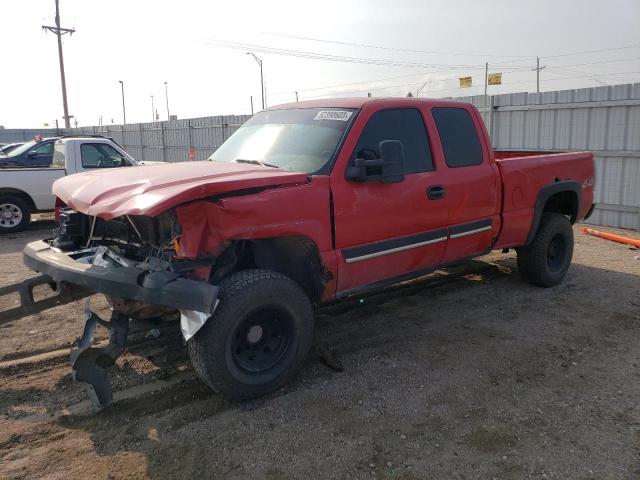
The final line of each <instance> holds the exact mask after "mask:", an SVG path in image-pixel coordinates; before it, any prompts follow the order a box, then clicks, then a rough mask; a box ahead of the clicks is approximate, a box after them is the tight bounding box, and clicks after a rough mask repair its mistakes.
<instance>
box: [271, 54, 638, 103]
mask: <svg viewBox="0 0 640 480" xmlns="http://www.w3.org/2000/svg"><path fill="white" fill-rule="evenodd" d="M636 60H640V58H627V59H621V60H600V61H597V62H586V63H575V64H566V65H562V66H559V65H558V66H554V65H547V66H546V68H549V69H553V70H561V69H563V68H564V67H572V66H574V67H575V66H585V65H598V64H604V63H617V62H627V61H636ZM489 66H490V67H492V68H493V67H495V66H499V65H493V64H490V65H489ZM484 68H485V67H484V64H482V65H469V66H466V67H459V68H455V69H452V68H447V69H442V70H437V71H433V72H426V73H417V74H410V75H400V76H396V77H386V78H382V79H376V80H365V81H361V82H351V83H343V84H334V85H328V86H326V87H313V88H308V89H299V90H298V92H310V91H317V90H330V89H332V88H340V87H348V86H352V85H365V84H371V83H376V82H382V81H387V80H396V79H400V78H410V77H416V76H424V75H433V74H435V73H441V72H451V71H455V70H462V69H484ZM542 68H545V67H540V69H542ZM524 69H527V70H528V69H530V68H529V67H524V66H522V67H518V68H517V69H513V70H505V71H503V72H501V73H513V72H521V71H523V70H524ZM536 69H537V67H536V68H534V70H536ZM577 73H585V74H588V73H589V72H577ZM594 75H596V74H594ZM455 78H457V77H455V76H454V77H447V78H441V79H434V80H432V81H429V82H428V83H435V82H438V81H443V80H450V79H455ZM422 83H423V82H415V83H406V84H402V85H400V86H412V85H417V84H418V85H421V84H422ZM378 88H385V87H378ZM378 88H375V89H378ZM278 94H279V95H285V94H291V92H289V91H287V92H278ZM307 98H308V97H307ZM314 98H316V97H314ZM317 98H320V97H317Z"/></svg>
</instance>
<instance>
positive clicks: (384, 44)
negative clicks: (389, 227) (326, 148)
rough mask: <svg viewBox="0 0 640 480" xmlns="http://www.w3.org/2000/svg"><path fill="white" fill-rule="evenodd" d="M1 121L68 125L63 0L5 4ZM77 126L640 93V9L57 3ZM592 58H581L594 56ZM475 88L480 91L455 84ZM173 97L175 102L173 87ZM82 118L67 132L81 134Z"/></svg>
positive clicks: (550, 4)
mask: <svg viewBox="0 0 640 480" xmlns="http://www.w3.org/2000/svg"><path fill="white" fill-rule="evenodd" d="M0 9H1V10H0V18H2V27H1V29H0V45H2V47H1V48H0V52H1V54H0V59H1V61H2V63H3V65H4V71H3V72H2V74H0V125H4V126H5V127H6V128H26V127H30V128H36V127H43V126H44V125H45V124H49V125H55V120H56V119H58V120H59V122H60V124H61V125H62V124H63V120H62V116H63V111H62V96H61V88H60V73H59V67H58V55H57V43H56V38H55V35H54V34H52V33H50V32H45V31H43V30H42V28H41V27H42V25H54V14H55V4H54V0H0ZM60 13H61V19H62V21H61V25H62V26H63V27H67V28H75V29H76V32H75V33H74V34H73V35H72V36H69V35H65V36H64V41H63V48H64V61H65V70H66V78H67V93H68V101H69V113H70V115H73V116H74V120H73V121H77V122H78V125H79V126H86V125H97V124H99V122H100V121H102V122H103V123H104V124H110V123H116V124H118V123H121V122H122V97H121V86H120V83H118V81H119V80H122V81H123V82H124V90H125V92H124V93H125V104H126V115H127V123H134V122H149V121H152V120H153V110H152V99H151V96H152V95H153V97H154V98H153V103H154V107H155V108H156V109H157V112H158V115H159V118H160V120H166V118H167V105H166V95H165V93H166V92H168V102H169V111H170V113H171V114H172V115H174V114H175V115H177V116H178V118H193V117H201V116H209V115H240V114H247V113H250V112H251V104H250V97H251V96H253V104H254V108H255V110H256V111H258V110H259V109H260V102H261V100H260V90H261V89H260V70H259V66H258V64H257V63H256V61H255V60H254V59H253V58H252V57H251V56H250V55H246V52H247V51H253V52H255V54H256V55H257V56H258V57H259V58H261V59H262V61H263V69H264V77H265V85H266V92H267V95H266V97H267V98H266V100H267V105H275V104H279V103H286V102H292V101H295V92H296V91H297V92H298V97H299V99H300V100H305V99H315V98H323V97H344V96H366V95H367V94H368V93H371V94H372V95H373V96H376V97H379V96H397V95H406V94H407V93H408V92H412V94H413V95H415V94H416V92H418V94H419V96H421V97H434V98H435V97H449V96H462V95H478V94H482V93H483V92H484V64H485V62H488V63H489V72H490V73H497V72H501V73H502V74H503V75H502V81H503V84H502V85H492V86H489V87H488V93H489V94H500V93H512V92H522V91H529V92H532V91H535V90H536V71H535V70H534V68H535V67H536V57H537V56H539V57H540V65H541V66H543V67H544V68H543V69H542V70H541V71H540V83H541V85H540V89H541V91H549V90H559V89H567V88H583V87H596V86H599V85H613V84H620V83H631V82H640V27H639V25H640V0H606V1H605V0H484V1H478V0H455V1H451V0H422V1H420V0H395V1H382V0H352V1H350V0H338V1H334V0H323V1H322V2H318V1H313V2H305V1H303V0H296V1H292V0H270V1H249V0H244V1H243V0H225V1H217V0H209V1H196V0H180V1H175V0H173V1H164V0H154V1H151V0H128V1H124V0H109V1H108V2H107V1H97V0H60ZM585 52H586V53H585ZM466 76H471V77H472V82H473V86H472V87H471V88H464V89H463V88H459V81H458V78H459V77H466ZM164 82H167V90H166V92H165V84H164ZM73 121H72V123H73Z"/></svg>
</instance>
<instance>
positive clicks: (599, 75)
mask: <svg viewBox="0 0 640 480" xmlns="http://www.w3.org/2000/svg"><path fill="white" fill-rule="evenodd" d="M637 74H640V71H634V72H612V73H602V74H596V75H574V76H570V77H554V78H548V79H545V81H549V82H552V81H557V80H569V79H581V78H595V77H602V76H614V75H637ZM454 78H457V77H449V78H446V79H441V80H443V81H444V80H451V79H454ZM438 81H440V80H438ZM533 82H534V80H519V81H515V82H504V83H503V85H517V84H522V83H533ZM420 84H421V83H419V82H413V83H404V84H396V85H385V86H382V87H376V88H368V89H361V90H351V91H348V92H340V93H337V94H335V95H346V94H352V93H366V92H375V91H377V90H386V89H392V88H401V87H409V86H414V85H420ZM483 86H484V85H480V84H478V85H474V86H473V87H471V88H476V87H483ZM459 89H460V87H453V88H444V89H438V90H431V91H429V92H427V93H430V94H431V93H438V92H448V91H453V90H459ZM330 95H331V94H330ZM324 97H326V95H317V96H312V97H307V99H308V100H313V99H317V98H324Z"/></svg>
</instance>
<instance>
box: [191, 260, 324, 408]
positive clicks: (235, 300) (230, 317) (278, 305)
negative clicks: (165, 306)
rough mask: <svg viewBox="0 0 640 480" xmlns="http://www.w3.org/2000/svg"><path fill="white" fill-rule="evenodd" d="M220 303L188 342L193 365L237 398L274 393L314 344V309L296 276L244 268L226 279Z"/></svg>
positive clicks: (216, 386) (209, 381)
mask: <svg viewBox="0 0 640 480" xmlns="http://www.w3.org/2000/svg"><path fill="white" fill-rule="evenodd" d="M219 299H220V303H219V304H218V307H217V309H216V311H215V313H214V314H213V316H212V317H211V318H210V319H209V320H208V321H207V323H206V324H205V325H204V326H203V327H202V329H201V330H200V331H199V332H198V333H197V334H196V335H195V336H194V337H193V338H192V339H191V340H189V342H188V344H187V345H188V349H189V356H190V357H191V362H192V363H193V366H194V368H195V370H196V372H197V373H198V375H200V377H201V378H202V380H204V382H205V383H206V384H207V385H209V386H210V387H211V388H212V389H214V390H216V391H220V392H222V393H224V394H225V395H226V396H228V397H229V398H231V399H234V400H245V399H250V398H255V397H259V396H261V395H265V394H267V393H270V392H272V391H274V390H276V389H278V388H280V387H281V386H283V385H284V384H285V383H287V382H288V381H289V380H291V378H292V377H293V376H294V375H295V374H296V373H297V372H298V370H299V369H300V367H301V366H302V364H303V362H304V360H305V358H306V356H307V353H308V352H309V349H310V347H311V342H312V337H313V309H312V307H311V302H310V301H309V298H308V296H307V295H306V294H305V292H304V291H303V290H302V288H301V287H300V286H299V285H298V284H297V283H295V282H294V281H293V280H291V279H290V278H288V277H286V276H284V275H282V274H280V273H277V272H273V271H270V270H244V271H241V272H238V273H235V274H233V275H231V276H230V277H228V278H226V279H225V280H223V281H222V282H221V283H220V291H219Z"/></svg>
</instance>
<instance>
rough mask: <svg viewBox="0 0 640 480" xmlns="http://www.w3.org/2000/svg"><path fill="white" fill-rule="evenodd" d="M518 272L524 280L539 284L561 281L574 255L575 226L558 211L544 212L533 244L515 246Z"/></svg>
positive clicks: (551, 285) (548, 285) (549, 284)
mask: <svg viewBox="0 0 640 480" xmlns="http://www.w3.org/2000/svg"><path fill="white" fill-rule="evenodd" d="M516 251H517V253H518V271H519V272H520V276H521V277H522V279H523V280H525V281H526V282H528V283H531V284H533V285H538V286H540V287H553V286H554V285H557V284H559V283H560V282H561V281H562V279H563V278H564V276H565V275H566V273H567V270H569V266H570V265H571V258H572V256H573V229H572V228H571V222H569V219H568V218H567V217H566V216H564V215H562V214H559V213H543V214H542V219H541V220H540V226H539V228H538V231H537V232H536V236H535V237H534V239H533V241H532V242H531V244H529V245H527V246H525V247H520V248H518V249H516Z"/></svg>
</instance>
